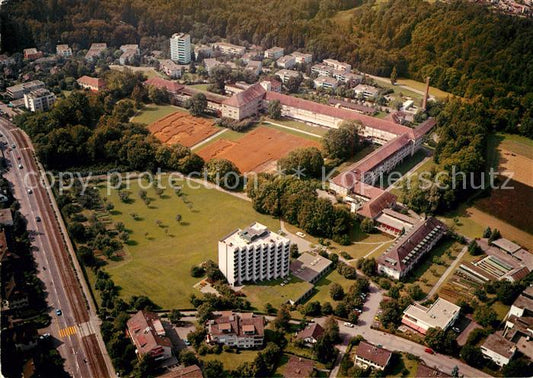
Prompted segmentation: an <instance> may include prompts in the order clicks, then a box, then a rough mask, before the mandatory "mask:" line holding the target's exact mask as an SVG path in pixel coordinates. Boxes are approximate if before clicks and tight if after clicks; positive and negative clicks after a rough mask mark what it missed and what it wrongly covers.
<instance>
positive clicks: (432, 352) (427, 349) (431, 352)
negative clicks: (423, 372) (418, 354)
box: [424, 348, 435, 354]
mask: <svg viewBox="0 0 533 378" xmlns="http://www.w3.org/2000/svg"><path fill="white" fill-rule="evenodd" d="M424 352H426V353H429V354H435V352H434V351H433V349H431V348H426V349H424Z"/></svg>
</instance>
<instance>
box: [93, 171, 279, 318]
mask: <svg viewBox="0 0 533 378" xmlns="http://www.w3.org/2000/svg"><path fill="white" fill-rule="evenodd" d="M162 177H163V180H162V182H163V183H166V182H167V181H166V180H167V176H162ZM144 184H147V183H146V182H143V183H142V184H141V185H144ZM177 185H181V186H182V189H181V192H182V193H183V194H182V195H181V196H178V195H177V194H176V193H175V192H174V191H173V190H172V189H171V188H168V189H166V190H164V192H163V193H162V195H161V196H158V195H157V194H156V192H155V189H154V188H148V189H146V192H147V197H148V198H150V203H149V204H148V205H146V204H145V203H144V202H143V201H142V200H141V199H140V197H139V191H140V189H141V188H140V184H139V183H138V182H137V181H135V183H132V184H131V187H130V188H129V189H126V190H128V191H129V192H130V199H131V200H130V201H128V203H124V202H122V201H121V200H120V199H119V196H118V193H117V191H115V190H112V191H111V194H110V195H109V196H107V195H106V192H107V190H106V187H105V184H100V185H99V188H100V191H101V195H102V196H103V197H106V196H107V198H108V202H110V203H113V205H114V210H112V211H111V215H110V216H109V218H111V219H110V220H111V222H112V223H116V222H122V223H124V225H125V228H126V230H127V232H129V234H130V240H129V242H128V243H127V244H126V245H125V248H124V250H125V256H124V257H123V259H122V260H119V261H109V264H108V265H106V266H105V267H104V268H103V269H104V270H105V271H107V272H109V273H110V274H111V277H112V278H113V281H114V282H115V283H116V284H117V285H118V286H120V287H121V291H120V295H121V296H122V297H123V298H126V299H128V298H129V297H130V296H132V295H147V296H149V297H150V298H151V299H152V300H153V301H154V302H155V303H156V304H158V305H160V306H162V307H163V308H167V309H170V308H191V307H192V305H191V304H190V302H189V296H190V295H191V294H192V293H195V294H200V292H199V291H197V290H196V289H194V288H193V285H194V284H195V283H197V282H198V281H199V280H200V279H199V278H193V277H191V275H190V269H191V266H192V265H195V264H199V263H201V262H203V261H205V260H207V259H211V260H213V261H215V262H217V261H218V257H217V256H218V255H217V243H218V240H219V239H220V238H221V237H223V236H224V235H226V234H228V233H229V232H231V231H232V230H234V229H236V228H242V227H245V226H247V225H249V224H251V223H252V222H254V221H258V222H261V223H263V224H265V225H267V226H268V227H270V228H271V229H272V230H276V231H277V230H279V227H280V224H279V221H278V220H277V219H273V218H271V217H269V216H266V215H261V214H259V213H256V212H255V211H254V210H253V209H252V205H251V204H250V202H248V201H245V200H242V199H239V198H237V197H235V196H232V195H229V194H226V193H223V192H221V191H218V190H215V189H206V188H204V187H203V186H201V187H199V188H196V189H195V188H192V187H189V185H186V184H185V182H184V181H179V182H177ZM178 214H179V215H181V219H180V221H179V222H178V221H177V220H176V216H177V215H178ZM133 215H135V218H134V217H133Z"/></svg>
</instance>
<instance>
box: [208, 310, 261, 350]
mask: <svg viewBox="0 0 533 378" xmlns="http://www.w3.org/2000/svg"><path fill="white" fill-rule="evenodd" d="M206 338H207V342H208V343H218V344H224V345H229V346H235V347H237V348H244V349H250V348H259V347H261V346H263V341H264V338H265V317H264V316H262V315H254V314H253V313H234V312H232V311H223V312H222V314H221V315H220V316H219V317H217V318H216V319H213V320H208V321H207V337H206Z"/></svg>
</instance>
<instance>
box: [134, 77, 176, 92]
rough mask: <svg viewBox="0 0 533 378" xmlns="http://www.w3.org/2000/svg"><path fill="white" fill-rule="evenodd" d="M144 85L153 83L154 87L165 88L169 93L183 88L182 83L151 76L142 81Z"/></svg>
mask: <svg viewBox="0 0 533 378" xmlns="http://www.w3.org/2000/svg"><path fill="white" fill-rule="evenodd" d="M144 85H153V86H154V87H156V88H160V89H161V88H166V89H167V91H169V92H170V93H177V92H179V91H180V90H182V89H183V88H184V86H183V85H181V84H179V83H176V82H175V81H170V80H165V79H161V78H159V77H153V78H151V79H148V80H146V81H145V82H144Z"/></svg>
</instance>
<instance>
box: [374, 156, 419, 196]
mask: <svg viewBox="0 0 533 378" xmlns="http://www.w3.org/2000/svg"><path fill="white" fill-rule="evenodd" d="M426 157H427V152H426V151H425V150H424V149H420V150H418V151H416V152H415V154H414V155H413V156H409V157H408V158H406V159H405V160H404V161H403V162H401V163H400V164H399V165H397V166H396V167H395V168H394V169H393V170H392V171H391V172H389V173H387V174H385V175H383V178H382V179H381V182H380V186H381V187H382V188H387V187H389V186H390V185H392V184H394V183H395V182H397V181H398V180H399V179H397V177H399V176H400V177H403V176H404V175H405V174H406V173H407V172H409V171H410V170H411V169H413V168H414V167H415V166H416V165H417V164H419V163H420V162H422V161H423V160H424V159H425V158H426ZM381 184H383V185H381Z"/></svg>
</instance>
